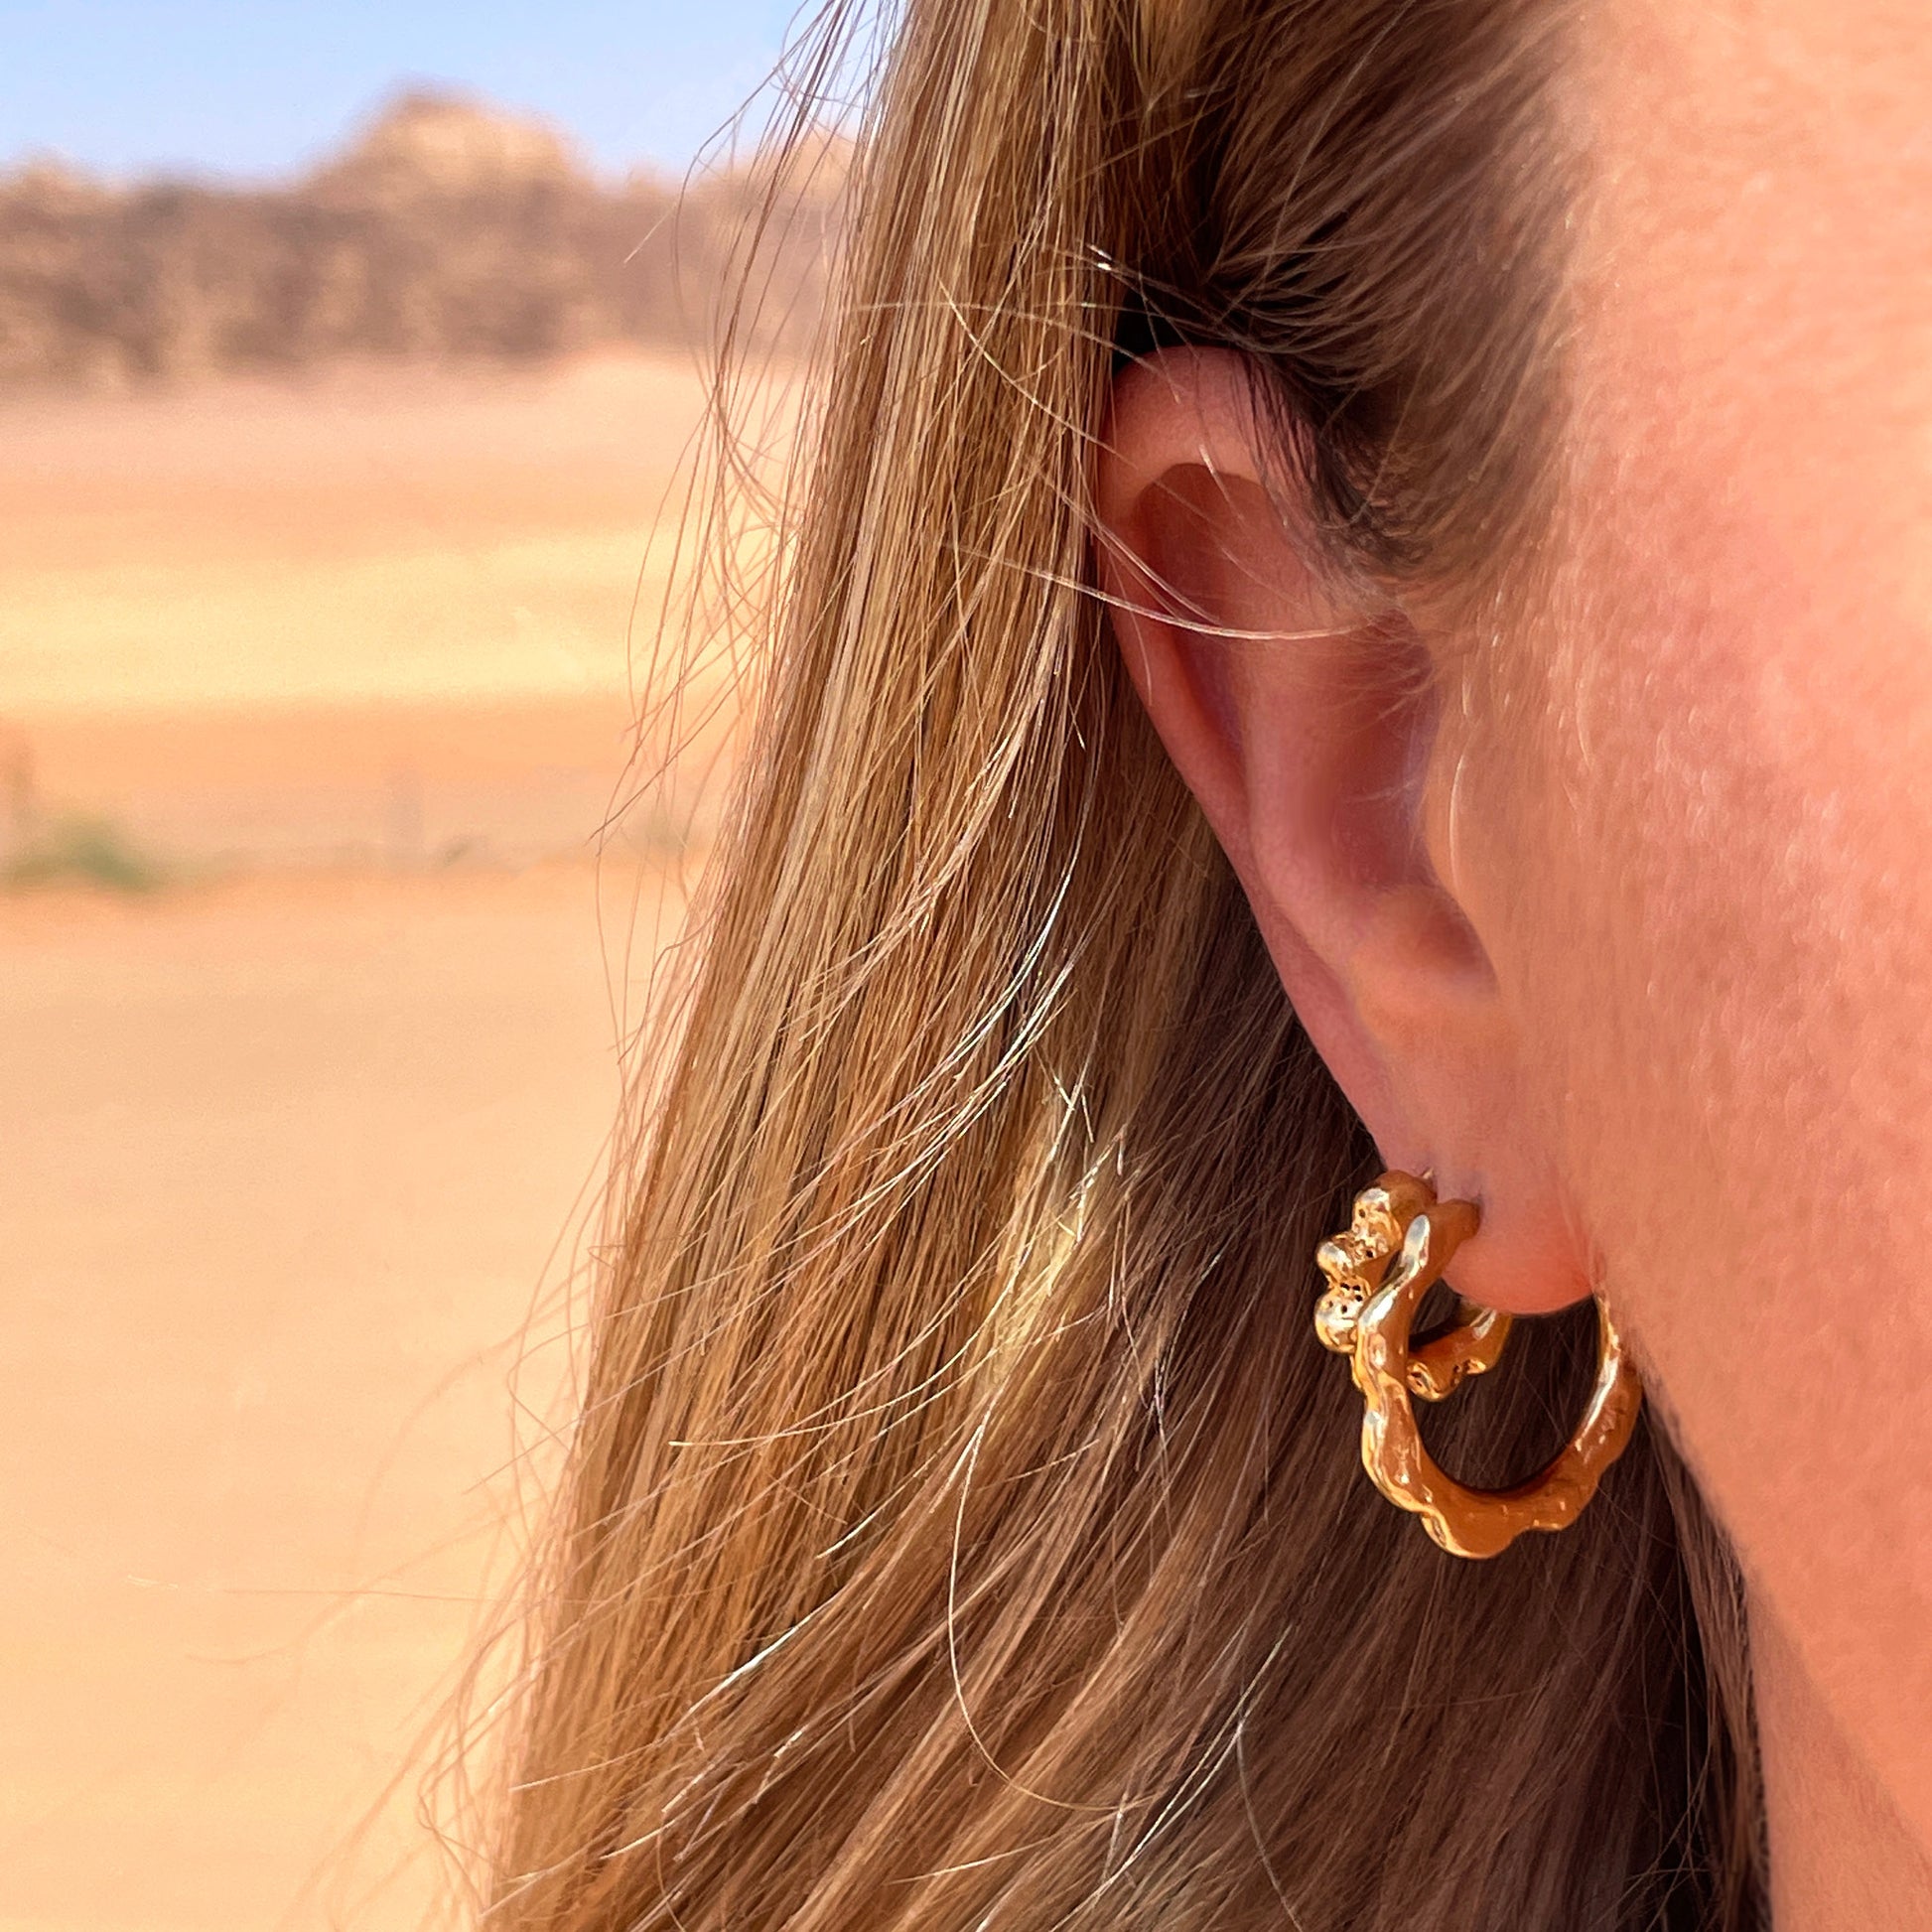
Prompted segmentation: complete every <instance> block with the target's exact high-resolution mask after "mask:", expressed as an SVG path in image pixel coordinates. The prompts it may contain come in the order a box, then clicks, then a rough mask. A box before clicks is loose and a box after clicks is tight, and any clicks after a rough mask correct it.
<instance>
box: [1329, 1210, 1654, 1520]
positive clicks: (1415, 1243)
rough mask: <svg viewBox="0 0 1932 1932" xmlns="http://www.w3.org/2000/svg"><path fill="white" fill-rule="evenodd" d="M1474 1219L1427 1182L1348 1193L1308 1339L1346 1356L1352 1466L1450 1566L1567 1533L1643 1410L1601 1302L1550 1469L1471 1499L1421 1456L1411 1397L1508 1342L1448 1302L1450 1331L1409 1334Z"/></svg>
mask: <svg viewBox="0 0 1932 1932" xmlns="http://www.w3.org/2000/svg"><path fill="white" fill-rule="evenodd" d="M1479 1219H1480V1216H1479V1215H1478V1213H1477V1211H1476V1208H1475V1206H1474V1204H1473V1203H1471V1202H1469V1201H1460V1200H1449V1201H1439V1200H1438V1199H1437V1198H1436V1193H1435V1190H1434V1189H1433V1188H1432V1187H1431V1186H1430V1185H1429V1183H1428V1182H1427V1181H1426V1180H1419V1179H1418V1178H1417V1177H1416V1176H1415V1175H1414V1174H1408V1173H1385V1174H1384V1175H1383V1176H1382V1177H1381V1179H1379V1180H1378V1181H1376V1183H1375V1184H1374V1185H1373V1186H1372V1187H1366V1188H1364V1189H1363V1190H1362V1192H1361V1193H1359V1194H1358V1195H1356V1197H1355V1211H1354V1215H1353V1218H1352V1219H1351V1221H1350V1223H1349V1226H1348V1228H1347V1229H1346V1231H1345V1232H1343V1233H1341V1234H1337V1235H1335V1236H1333V1237H1331V1238H1330V1239H1329V1240H1326V1241H1324V1242H1322V1244H1321V1246H1320V1248H1319V1249H1318V1250H1317V1251H1316V1254H1315V1265H1316V1266H1317V1267H1318V1268H1319V1269H1320V1270H1321V1273H1322V1275H1323V1277H1324V1278H1325V1279H1326V1282H1327V1287H1326V1289H1325V1290H1324V1292H1323V1293H1322V1296H1321V1299H1320V1301H1319V1302H1317V1303H1316V1305H1315V1311H1314V1329H1315V1333H1316V1334H1317V1335H1318V1336H1319V1337H1320V1339H1321V1342H1322V1345H1323V1346H1324V1347H1327V1348H1332V1349H1333V1350H1335V1352H1336V1353H1338V1354H1345V1355H1347V1356H1348V1357H1349V1358H1350V1362H1351V1366H1352V1370H1353V1374H1354V1380H1355V1386H1356V1388H1358V1389H1359V1390H1360V1391H1361V1393H1362V1399H1363V1401H1364V1402H1365V1403H1366V1404H1367V1413H1366V1414H1365V1415H1364V1417H1363V1419H1362V1464H1363V1466H1364V1467H1365V1468H1366V1469H1367V1470H1368V1473H1369V1476H1370V1478H1371V1479H1372V1480H1373V1481H1374V1483H1375V1486H1376V1487H1377V1488H1378V1489H1380V1490H1381V1492H1382V1493H1383V1495H1385V1496H1386V1497H1388V1499H1389V1500H1390V1501H1391V1502H1392V1503H1394V1504H1395V1505H1396V1506H1397V1507H1398V1508H1400V1509H1406V1510H1409V1511H1411V1512H1413V1513H1414V1514H1415V1515H1417V1516H1420V1517H1421V1518H1422V1523H1423V1528H1424V1529H1425V1530H1427V1531H1428V1532H1429V1534H1430V1535H1431V1536H1432V1537H1433V1538H1434V1539H1435V1540H1436V1541H1437V1542H1438V1543H1440V1544H1441V1545H1442V1547H1443V1548H1444V1549H1445V1550H1448V1551H1449V1553H1450V1554H1451V1555H1453V1556H1458V1557H1493V1556H1496V1555H1498V1554H1499V1553H1500V1552H1501V1551H1503V1550H1506V1549H1507V1548H1508V1547H1509V1545H1510V1544H1512V1543H1513V1542H1515V1540H1516V1539H1517V1537H1519V1536H1520V1535H1522V1534H1523V1532H1524V1531H1525V1530H1561V1529H1567V1528H1568V1527H1569V1526H1570V1525H1571V1524H1572V1523H1574V1522H1575V1521H1576V1520H1577V1518H1578V1516H1579V1515H1580V1514H1581V1513H1582V1511H1583V1508H1584V1506H1585V1504H1586V1503H1587V1502H1588V1501H1589V1499H1590V1497H1591V1496H1593V1495H1594V1494H1595V1493H1596V1485H1597V1482H1598V1480H1599V1479H1600V1478H1601V1476H1602V1474H1603V1471H1604V1470H1605V1469H1607V1468H1608V1467H1609V1466H1610V1464H1611V1463H1612V1462H1614V1461H1615V1460H1616V1458H1617V1457H1618V1456H1619V1455H1621V1454H1622V1453H1623V1449H1624V1446H1625V1445H1626V1444H1627V1443H1628V1442H1629V1440H1630V1431H1631V1430H1632V1428H1633V1427H1634V1426H1635V1424H1636V1420H1637V1410H1638V1408H1639V1406H1640V1405H1641V1404H1642V1401H1643V1385H1642V1383H1641V1382H1640V1381H1639V1380H1638V1377H1637V1372H1636V1369H1635V1368H1634V1367H1633V1366H1632V1365H1631V1363H1630V1361H1629V1358H1628V1357H1627V1356H1626V1355H1625V1353H1624V1349H1623V1342H1622V1338H1621V1337H1620V1336H1619V1335H1618V1334H1617V1331H1616V1325H1615V1323H1614V1322H1613V1321H1612V1320H1611V1319H1610V1312H1609V1310H1608V1309H1606V1308H1605V1307H1604V1306H1603V1303H1602V1301H1601V1300H1600V1298H1599V1300H1598V1301H1597V1304H1596V1317H1597V1328H1598V1336H1599V1341H1600V1355H1599V1359H1598V1362H1597V1368H1596V1381H1595V1385H1594V1387H1593V1388H1592V1389H1591V1391H1590V1398H1589V1404H1588V1407H1587V1409H1586V1410H1585V1412H1584V1420H1583V1424H1582V1426H1581V1427H1580V1428H1579V1429H1578V1431H1577V1434H1576V1435H1575V1436H1574V1437H1572V1438H1571V1440H1570V1443H1569V1445H1568V1447H1567V1448H1565V1449H1563V1450H1561V1451H1560V1452H1559V1453H1558V1455H1557V1456H1556V1458H1555V1460H1553V1461H1552V1462H1551V1463H1550V1464H1549V1466H1548V1467H1547V1468H1545V1469H1544V1470H1543V1471H1542V1473H1541V1474H1539V1475H1534V1476H1532V1477H1531V1478H1530V1479H1529V1480H1528V1481H1527V1482H1520V1483H1518V1484H1516V1486H1515V1487H1514V1488H1511V1489H1471V1488H1469V1487H1467V1486H1466V1485H1465V1484H1463V1483H1460V1482H1457V1481H1456V1480H1455V1478H1454V1477H1453V1476H1450V1475H1448V1474H1446V1473H1445V1472H1444V1471H1443V1470H1442V1469H1441V1468H1440V1467H1439V1466H1438V1465H1437V1463H1436V1461H1435V1460H1434V1458H1433V1457H1432V1456H1431V1455H1430V1453H1429V1451H1428V1450H1427V1449H1424V1448H1423V1443H1422V1437H1421V1434H1420V1433H1419V1431H1418V1430H1417V1428H1416V1416H1415V1410H1414V1407H1413V1406H1412V1403H1411V1397H1412V1396H1421V1397H1422V1398H1423V1399H1424V1400H1425V1401H1430V1402H1440V1401H1442V1400H1443V1398H1444V1397H1445V1396H1448V1395H1449V1394H1451V1393H1452V1392H1453V1391H1454V1390H1455V1389H1456V1388H1457V1387H1458V1386H1459V1385H1460V1384H1461V1383H1462V1381H1463V1380H1464V1379H1465V1378H1466V1377H1468V1376H1470V1375H1480V1374H1482V1373H1484V1372H1485V1371H1486V1370H1488V1369H1490V1368H1492V1367H1493V1366H1494V1365H1495V1363H1496V1361H1497V1359H1498V1358H1499V1357H1500V1356H1501V1354H1502V1352H1503V1345H1504V1343H1505V1342H1506V1341H1507V1340H1508V1337H1509V1326H1510V1317H1509V1316H1508V1315H1507V1314H1505V1313H1503V1312H1501V1311H1498V1310H1493V1309H1478V1308H1476V1307H1475V1306H1474V1305H1473V1304H1471V1303H1468V1302H1460V1301H1458V1303H1457V1308H1456V1317H1455V1320H1454V1322H1453V1323H1452V1324H1451V1325H1450V1326H1449V1328H1447V1329H1445V1330H1443V1331H1441V1332H1439V1333H1437V1334H1435V1335H1432V1336H1430V1337H1429V1338H1428V1339H1427V1340H1422V1341H1416V1340H1412V1338H1411V1330H1412V1328H1413V1326H1414V1323H1415V1318H1416V1311H1417V1310H1418V1308H1420V1307H1421V1305H1422V1299H1423V1297H1424V1296H1425V1295H1426V1294H1428V1292H1429V1290H1430V1289H1431V1288H1433V1287H1434V1286H1435V1285H1436V1283H1437V1282H1438V1281H1439V1280H1440V1279H1441V1277H1442V1273H1443V1270H1444V1269H1445V1268H1446V1267H1448V1265H1449V1257H1450V1256H1451V1255H1453V1254H1454V1252H1455V1251H1456V1249H1457V1248H1459V1247H1460V1246H1461V1245H1462V1243H1463V1242H1464V1241H1466V1240H1467V1239H1468V1238H1469V1237H1470V1236H1471V1235H1472V1234H1474V1233H1475V1231H1476V1226H1477V1223H1478V1221H1479Z"/></svg>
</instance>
